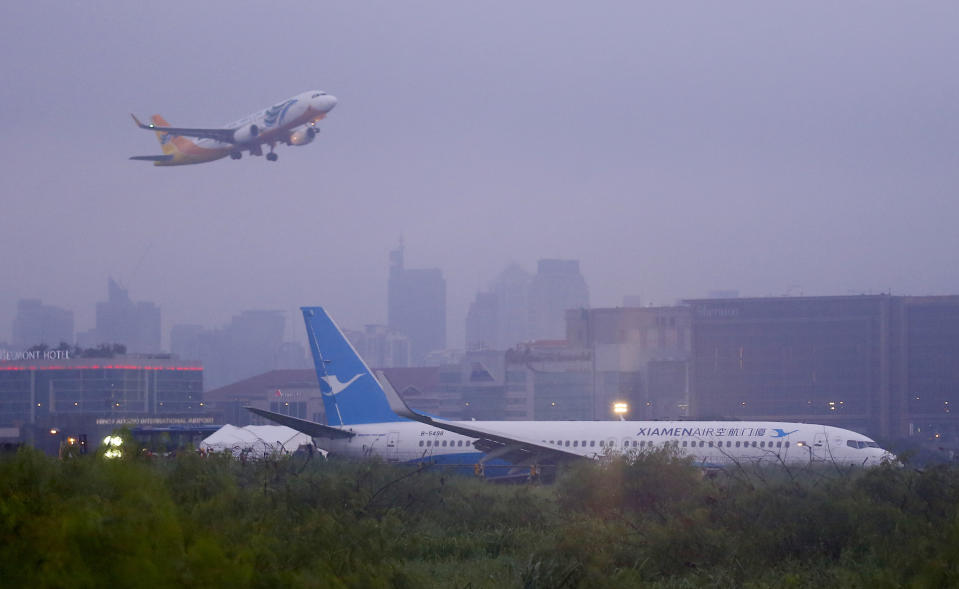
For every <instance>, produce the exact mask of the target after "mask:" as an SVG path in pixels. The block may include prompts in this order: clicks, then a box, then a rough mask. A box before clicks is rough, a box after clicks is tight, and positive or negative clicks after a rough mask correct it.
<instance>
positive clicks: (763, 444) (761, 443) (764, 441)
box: [759, 440, 766, 448]
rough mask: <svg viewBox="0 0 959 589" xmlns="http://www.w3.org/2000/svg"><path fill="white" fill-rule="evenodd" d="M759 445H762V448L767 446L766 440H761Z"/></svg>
mask: <svg viewBox="0 0 959 589" xmlns="http://www.w3.org/2000/svg"><path fill="white" fill-rule="evenodd" d="M759 447H760V448H765V447H766V440H763V441H762V442H759Z"/></svg>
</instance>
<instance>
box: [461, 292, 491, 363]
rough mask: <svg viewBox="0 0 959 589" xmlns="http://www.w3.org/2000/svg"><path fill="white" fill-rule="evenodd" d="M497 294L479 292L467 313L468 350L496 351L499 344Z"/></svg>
mask: <svg viewBox="0 0 959 589" xmlns="http://www.w3.org/2000/svg"><path fill="white" fill-rule="evenodd" d="M498 327H499V301H498V300H497V298H496V293H493V292H478V293H476V300H475V301H473V302H472V303H470V308H469V311H467V313H466V350H467V351H471V350H495V349H496V348H497V345H498V343H499V329H498Z"/></svg>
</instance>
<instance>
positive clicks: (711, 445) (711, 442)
mask: <svg viewBox="0 0 959 589" xmlns="http://www.w3.org/2000/svg"><path fill="white" fill-rule="evenodd" d="M709 447H710V448H712V447H713V441H712V440H709Z"/></svg>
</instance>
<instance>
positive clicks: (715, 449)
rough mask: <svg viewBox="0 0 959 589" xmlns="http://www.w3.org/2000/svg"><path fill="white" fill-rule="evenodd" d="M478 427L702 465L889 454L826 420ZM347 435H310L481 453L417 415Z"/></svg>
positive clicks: (367, 447) (434, 452)
mask: <svg viewBox="0 0 959 589" xmlns="http://www.w3.org/2000/svg"><path fill="white" fill-rule="evenodd" d="M464 423H469V424H470V425H473V426H476V427H482V428H484V429H488V430H492V431H496V432H501V433H503V434H504V435H515V436H521V437H523V438H526V439H534V440H536V441H538V442H541V443H543V444H546V445H548V446H552V447H557V448H562V449H563V450H564V451H566V452H570V453H573V454H579V455H581V456H583V457H586V458H599V457H602V456H604V455H606V454H609V453H613V454H617V453H626V452H644V451H650V450H654V449H657V448H663V447H664V446H666V445H670V446H673V447H674V448H675V449H676V450H677V451H678V453H679V454H681V455H685V456H690V457H692V459H693V462H694V463H696V464H700V465H705V466H724V465H728V464H732V463H734V462H740V463H757V462H762V463H767V464H771V463H786V464H809V463H811V462H813V463H815V462H835V463H837V464H842V465H852V466H875V465H878V464H879V463H880V462H881V461H882V460H883V459H891V458H892V455H891V454H889V453H888V452H886V451H885V450H883V449H882V448H880V447H879V446H878V445H877V444H876V443H875V442H873V441H872V440H870V439H869V438H867V437H866V436H863V435H861V434H857V433H855V432H853V431H850V430H846V429H842V428H837V427H832V426H824V425H811V424H801V423H784V422H766V421H728V422H723V421H601V422H597V421H564V422H555V421H480V422H476V421H472V422H464ZM338 429H343V430H346V431H350V432H353V433H355V434H356V435H355V436H353V437H351V438H341V439H335V440H330V439H316V440H315V442H316V444H317V446H319V447H321V448H323V449H324V450H327V451H329V452H330V453H331V454H334V455H342V456H348V457H370V456H379V457H381V458H383V459H385V460H388V461H394V462H437V463H447V464H462V465H470V464H474V463H477V462H479V461H480V460H481V459H482V458H483V456H484V453H483V452H481V451H479V450H477V449H475V448H474V447H473V444H474V443H475V441H476V440H475V438H470V437H468V436H463V435H460V434H456V433H453V432H450V431H447V430H444V429H440V428H436V427H432V426H429V425H426V424H422V423H419V422H415V421H398V422H390V423H374V424H354V425H349V426H343V427H340V428H338Z"/></svg>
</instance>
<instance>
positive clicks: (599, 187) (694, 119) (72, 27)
mask: <svg viewBox="0 0 959 589" xmlns="http://www.w3.org/2000/svg"><path fill="white" fill-rule="evenodd" d="M0 10H2V13H3V14H2V15H3V19H2V24H0V27H2V33H3V34H2V35H0V47H2V49H3V51H4V53H5V54H6V55H9V56H16V57H15V58H11V59H8V60H6V61H5V62H4V64H3V65H2V66H0V67H2V70H3V78H4V84H3V87H2V88H0V100H2V104H3V105H4V108H3V109H2V110H0V125H2V128H3V129H4V137H5V141H3V142H2V148H0V149H2V154H0V155H2V157H0V167H2V169H0V193H2V195H3V196H2V210H3V212H2V215H0V235H2V239H3V242H2V243H3V251H4V254H3V256H0V274H2V275H3V276H4V280H3V285H4V287H3V288H2V289H0V342H3V341H7V342H9V341H11V337H12V327H13V321H14V317H15V315H16V312H17V302H18V301H19V300H21V299H40V300H42V302H43V303H44V304H47V305H54V306H57V307H60V308H63V309H67V310H71V311H73V313H74V314H75V327H76V331H77V332H81V331H84V330H88V329H91V328H92V327H94V323H95V304H96V303H97V302H98V301H104V300H106V297H107V288H106V286H107V282H108V280H109V279H110V278H113V279H114V280H116V281H117V283H118V284H120V285H121V286H122V287H123V288H125V289H127V290H128V291H129V293H130V296H131V298H132V299H133V300H136V301H150V302H153V303H155V304H156V305H157V306H158V307H159V309H160V311H161V314H162V324H163V335H162V337H163V346H164V348H168V346H169V332H170V329H171V328H172V326H173V325H176V324H195V325H201V326H203V327H204V328H210V329H212V328H218V327H222V326H224V325H227V324H228V323H229V322H230V321H231V318H232V317H234V316H236V315H238V314H240V313H242V312H244V311H247V310H258V309H269V310H279V311H283V312H284V313H285V314H286V318H287V321H286V324H287V328H286V329H287V330H288V333H287V334H285V339H287V340H297V341H301V342H302V338H303V333H302V328H301V327H300V326H299V321H298V315H297V311H296V309H297V308H298V307H299V306H302V305H310V304H322V305H324V306H326V307H328V308H329V309H330V310H331V311H332V312H335V313H336V316H337V317H338V321H339V323H341V324H342V325H344V326H347V327H350V328H355V329H361V328H362V326H363V325H366V324H382V323H385V322H386V319H387V317H386V315H387V277H388V273H389V261H388V260H389V252H390V251H392V250H394V249H395V248H396V247H397V246H398V244H399V243H400V242H401V241H402V243H403V244H404V247H405V257H406V264H407V266H408V267H411V268H438V269H440V271H441V272H442V274H443V277H444V279H445V283H446V292H447V342H448V344H449V346H450V347H454V348H462V347H463V346H464V337H465V326H464V325H465V320H466V314H467V310H468V307H469V305H470V303H471V302H472V301H473V300H474V298H475V297H476V295H477V293H478V292H480V291H484V290H487V289H489V288H490V285H491V283H492V282H493V281H494V280H495V279H496V277H497V276H498V275H499V273H500V272H502V271H503V270H504V269H505V268H507V267H508V266H510V265H511V264H517V265H518V266H520V267H522V268H524V269H525V270H526V271H527V272H530V273H535V271H536V265H537V262H538V261H539V260H540V259H569V260H578V261H579V265H580V269H581V272H582V275H583V277H584V279H585V281H586V283H587V285H588V288H589V304H590V305H591V306H593V307H612V306H620V305H622V304H623V300H624V297H627V296H629V297H637V296H638V297H639V300H640V301H642V304H655V305H671V304H674V303H675V302H676V301H677V300H679V299H684V298H695V297H704V296H707V295H708V294H709V293H710V292H713V291H717V290H726V291H736V292H738V293H739V294H740V295H742V296H781V295H797V294H805V295H846V294H860V293H873V294H875V293H882V292H891V293H893V294H908V295H926V294H952V293H956V292H959V275H957V273H956V272H955V271H954V265H955V252H956V251H957V250H959V247H957V246H959V234H957V232H956V231H955V230H954V225H955V219H956V218H957V214H959V204H957V199H956V198H955V186H956V180H957V175H959V166H957V165H956V164H957V153H959V149H957V147H959V145H957V141H959V139H957V137H959V133H957V130H959V129H957V109H959V106H957V105H959V101H957V100H956V98H957V96H959V79H957V78H956V77H955V76H953V75H951V72H953V71H955V69H956V57H955V56H956V55H959V50H957V49H959V47H957V45H959V39H957V38H956V36H955V35H954V30H953V26H952V24H953V23H954V22H955V18H956V16H957V14H956V12H957V10H959V9H957V7H956V6H955V5H953V4H951V3H931V4H924V5H922V6H916V7H910V8H909V10H905V9H904V8H903V7H902V6H901V5H899V4H896V3H892V2H880V3H871V4H869V5H868V6H865V5H859V4H850V5H838V6H815V7H808V6H803V7H799V6H781V5H769V4H766V3H759V2H747V3H741V4H736V5H733V6H729V5H716V6H650V5H636V4H635V3H611V4H607V5H604V6H603V7H592V6H586V5H578V4H559V5H557V4H555V3H537V2H534V3H523V4H522V5H518V6H497V7H495V8H491V7H489V6H479V5H475V6H473V5H464V4H447V3H431V2H414V3H403V4H395V3H370V4H364V5H361V6H358V5H328V4H322V5H321V4H316V3H293V4H288V5H284V6H283V7H282V8H277V7H273V6H267V5H256V4H244V3H240V4H236V3H232V2H230V3H227V2H210V3H204V4H202V5H195V4H187V3H179V2H171V3H165V4H164V5H163V6H162V8H161V7H157V6H154V7H150V8H148V9H144V8H143V7H140V6H133V5H126V4H122V3H115V2H91V3H83V4H74V5H59V4H52V3H43V2H41V3H12V4H7V5H5V6H4V7H3V8H2V9H0ZM311 88H319V89H322V90H325V91H328V92H330V93H332V94H334V95H336V96H337V98H338V99H339V105H338V106H337V108H336V109H335V110H333V111H332V112H331V113H330V115H329V117H328V118H327V119H326V120H324V121H323V122H322V123H320V125H319V127H320V129H321V133H320V134H319V136H318V137H317V139H316V141H314V142H313V143H312V144H311V145H309V146H305V147H302V148H299V147H296V148H292V147H287V148H284V149H281V150H279V151H278V153H279V154H280V159H279V161H277V162H267V161H265V159H264V158H254V157H248V158H244V159H243V160H241V161H231V160H229V159H227V160H222V161H218V162H213V163H210V164H205V165H198V166H185V167H181V168H172V169H166V168H155V167H152V166H150V165H149V164H146V163H144V162H131V161H129V160H128V159H127V158H128V156H131V155H137V154H147V153H159V151H158V147H159V146H158V145H157V144H156V141H155V139H154V138H153V136H152V134H151V133H144V132H143V131H141V130H137V129H136V128H135V127H134V125H133V124H132V123H131V121H130V118H129V114H128V113H130V112H133V113H134V114H137V115H138V116H139V117H141V118H146V117H149V116H150V115H151V114H153V113H160V114H162V115H163V116H164V117H165V118H166V119H167V120H169V121H170V122H171V124H173V125H178V126H180V125H182V126H194V127H197V126H207V127H209V126H217V125H221V124H223V123H226V122H227V121H231V120H234V119H235V118H237V117H240V116H242V115H243V114H244V113H248V112H252V111H254V110H255V109H258V108H263V107H265V106H268V105H270V104H274V103H276V102H277V101H279V100H282V99H284V97H287V96H290V95H293V94H295V93H297V92H301V91H303V90H306V89H311ZM633 300H635V298H634V299H633Z"/></svg>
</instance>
